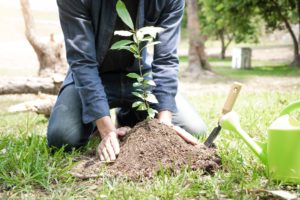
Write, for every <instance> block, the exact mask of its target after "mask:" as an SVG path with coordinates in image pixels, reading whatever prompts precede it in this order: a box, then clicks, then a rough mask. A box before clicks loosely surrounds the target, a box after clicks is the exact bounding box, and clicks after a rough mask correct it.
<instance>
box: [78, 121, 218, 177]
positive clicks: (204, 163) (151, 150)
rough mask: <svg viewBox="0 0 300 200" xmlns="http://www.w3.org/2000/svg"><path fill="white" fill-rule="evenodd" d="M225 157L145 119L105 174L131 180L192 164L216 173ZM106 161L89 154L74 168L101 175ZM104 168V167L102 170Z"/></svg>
mask: <svg viewBox="0 0 300 200" xmlns="http://www.w3.org/2000/svg"><path fill="white" fill-rule="evenodd" d="M220 164H221V160H220V157H219V156H218V155H217V153H216V149H214V148H206V147H205V146H204V145H202V144H201V145H197V146H193V145H191V144H188V143H186V142H185V141H184V140H183V139H182V138H181V137H180V136H178V135H177V134H176V132H175V131H174V130H173V129H172V128H170V127H169V126H166V125H164V124H161V123H159V122H158V120H151V121H144V122H141V123H139V124H137V125H136V126H135V127H134V128H133V129H131V130H130V131H129V133H128V134H127V136H126V137H125V138H123V139H122V141H121V152H120V154H119V156H118V158H117V160H116V161H115V162H114V163H111V164H109V165H108V166H106V169H105V170H104V171H105V172H103V173H104V175H105V176H113V177H115V176H117V177H126V178H129V179H140V178H152V177H153V176H154V175H155V174H157V173H158V172H159V171H160V170H161V169H168V170H169V172H172V173H174V174H176V173H178V172H180V171H181V170H182V169H184V168H186V167H189V168H190V169H191V170H203V171H204V172H205V173H213V172H214V171H215V170H217V169H219V168H220ZM101 168H102V169H103V163H101V162H100V161H98V160H97V158H96V155H94V157H93V158H90V157H85V158H84V159H83V160H82V161H81V162H80V163H79V165H77V166H76V167H75V168H74V169H73V170H72V174H73V175H75V176H76V177H79V178H94V177H97V176H101V174H100V170H101ZM102 171H103V170H102Z"/></svg>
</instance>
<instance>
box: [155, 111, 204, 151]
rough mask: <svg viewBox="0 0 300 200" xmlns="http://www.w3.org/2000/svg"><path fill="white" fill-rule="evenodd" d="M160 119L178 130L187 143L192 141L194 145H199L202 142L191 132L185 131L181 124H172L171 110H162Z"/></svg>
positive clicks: (159, 115)
mask: <svg viewBox="0 0 300 200" xmlns="http://www.w3.org/2000/svg"><path fill="white" fill-rule="evenodd" d="M158 120H159V122H160V123H163V124H165V125H167V126H169V127H171V128H172V129H173V130H175V131H176V133H177V134H178V135H179V136H180V137H181V138H182V139H184V140H185V141H186V142H187V143H190V144H192V145H198V144H200V143H199V141H198V139H197V138H195V137H194V136H192V135H191V134H190V133H188V132H187V131H185V130H184V129H183V128H180V127H179V126H174V125H173V124H172V113H171V112H170V111H162V112H160V113H159V114H158Z"/></svg>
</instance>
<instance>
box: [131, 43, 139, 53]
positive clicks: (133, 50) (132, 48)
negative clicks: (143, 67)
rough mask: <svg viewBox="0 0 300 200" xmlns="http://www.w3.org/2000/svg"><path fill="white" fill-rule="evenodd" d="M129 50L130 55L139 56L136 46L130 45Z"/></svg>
mask: <svg viewBox="0 0 300 200" xmlns="http://www.w3.org/2000/svg"><path fill="white" fill-rule="evenodd" d="M130 50H131V51H132V53H133V54H134V55H138V54H139V49H138V47H137V45H136V44H132V45H130Z"/></svg>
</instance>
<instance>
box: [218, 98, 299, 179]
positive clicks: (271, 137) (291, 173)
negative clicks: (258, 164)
mask: <svg viewBox="0 0 300 200" xmlns="http://www.w3.org/2000/svg"><path fill="white" fill-rule="evenodd" d="M297 109H300V101H298V102H295V103H292V104H290V105H289V106H287V107H286V108H285V109H284V110H283V111H282V112H281V113H280V116H279V118H278V119H276V120H275V121H274V122H273V123H272V125H271V126H270V127H269V129H268V141H267V143H264V144H261V143H256V142H254V140H252V139H251V138H250V137H249V135H248V134H247V133H246V132H245V131H244V130H243V129H242V128H241V126H240V120H239V116H238V115H237V114H236V113H235V112H230V113H228V114H226V115H224V116H223V117H222V119H221V126H222V128H224V129H227V130H229V131H232V132H235V133H237V134H238V135H239V136H240V137H241V138H242V139H243V141H244V142H245V143H246V144H247V145H248V146H249V147H250V148H251V150H252V151H253V152H254V153H255V154H256V155H257V157H259V159H260V160H261V161H262V162H263V163H264V164H265V165H266V166H267V173H268V176H269V177H270V178H271V179H274V180H279V181H283V182H290V183H297V184H300V123H299V122H298V121H297V120H296V119H294V118H292V117H291V116H289V114H290V113H291V112H293V111H295V110H297Z"/></svg>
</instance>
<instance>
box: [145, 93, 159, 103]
mask: <svg viewBox="0 0 300 200" xmlns="http://www.w3.org/2000/svg"><path fill="white" fill-rule="evenodd" d="M146 101H148V102H150V103H158V100H157V99H156V97H155V96H154V94H148V95H147V97H146Z"/></svg>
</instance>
